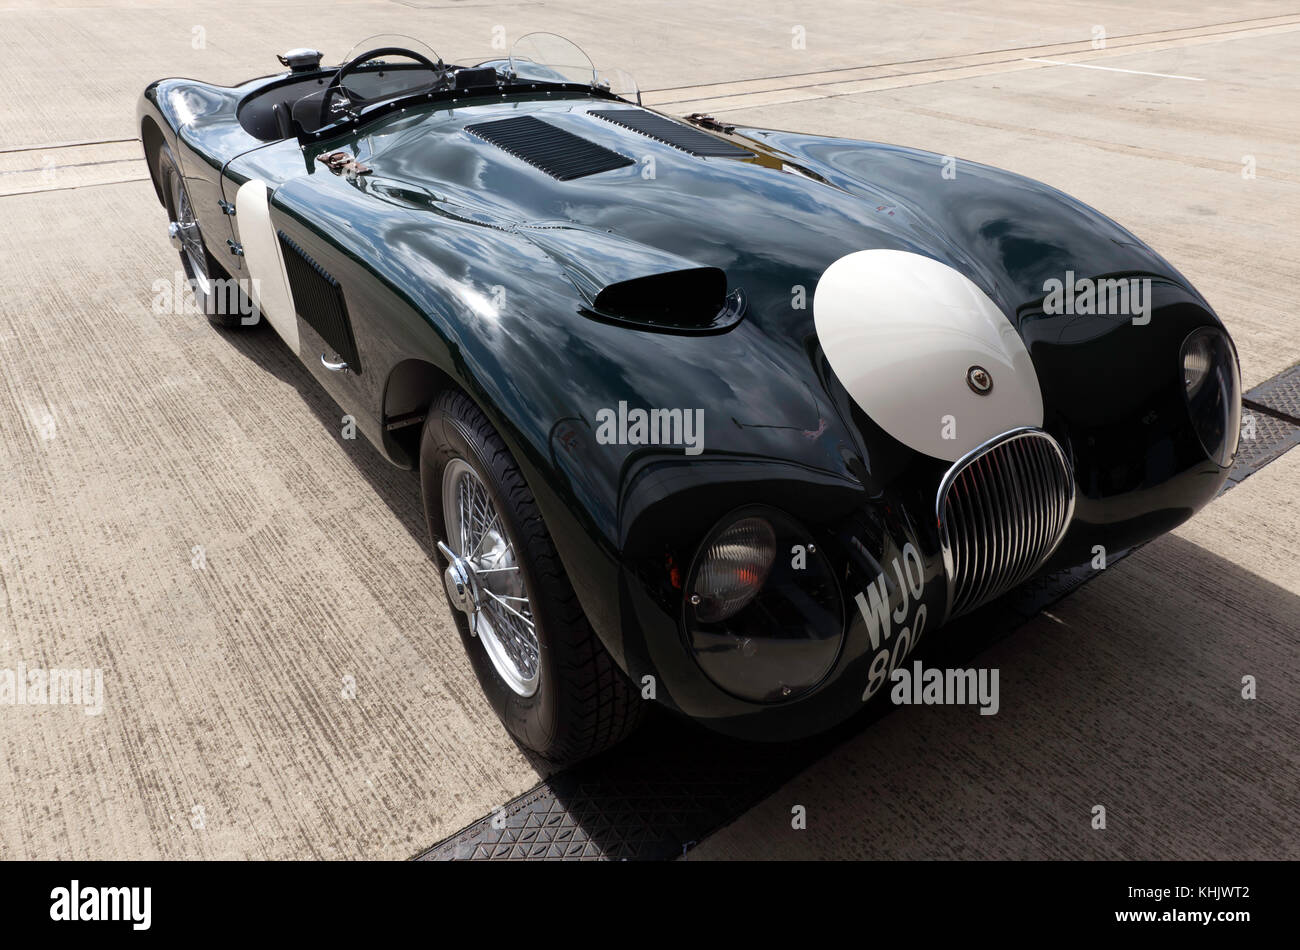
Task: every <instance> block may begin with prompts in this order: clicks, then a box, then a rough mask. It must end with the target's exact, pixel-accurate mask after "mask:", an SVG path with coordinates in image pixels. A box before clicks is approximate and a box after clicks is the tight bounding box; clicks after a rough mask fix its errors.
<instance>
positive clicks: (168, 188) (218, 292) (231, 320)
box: [158, 144, 260, 330]
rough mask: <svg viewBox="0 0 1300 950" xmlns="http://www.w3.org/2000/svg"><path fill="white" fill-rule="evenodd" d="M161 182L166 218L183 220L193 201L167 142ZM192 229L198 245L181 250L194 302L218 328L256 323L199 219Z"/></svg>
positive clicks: (162, 153)
mask: <svg viewBox="0 0 1300 950" xmlns="http://www.w3.org/2000/svg"><path fill="white" fill-rule="evenodd" d="M158 181H159V183H160V184H161V185H162V193H163V205H164V207H166V209H167V218H168V220H169V221H170V222H175V221H178V220H180V217H179V216H180V214H181V210H182V201H183V202H184V203H186V204H188V206H189V207H190V208H191V209H193V207H194V203H193V202H192V201H191V200H190V197H189V190H188V189H187V188H186V187H185V178H184V176H183V175H181V172H180V168H179V166H178V165H177V164H176V156H175V155H173V154H172V150H171V148H170V147H169V146H167V145H165V144H164V145H163V146H162V147H161V148H159V150H158ZM193 229H194V236H195V239H196V243H195V246H193V247H192V248H191V250H190V251H189V252H187V251H186V250H184V249H182V250H181V251H180V258H181V267H182V268H183V269H184V271H185V278H186V280H188V281H189V285H190V289H191V290H192V291H193V292H194V302H195V303H196V304H198V307H199V309H200V310H201V311H202V312H203V315H204V316H206V317H207V318H208V322H209V323H211V324H212V325H213V326H215V327H219V328H221V329H223V330H238V329H242V328H244V327H249V326H255V325H256V324H257V322H258V319H251V320H250V319H248V317H246V316H245V314H251V313H252V312H253V310H252V308H251V307H250V306H249V304H248V301H247V299H246V298H245V297H244V295H243V292H242V291H241V290H240V289H239V286H238V284H236V283H235V281H233V280H231V279H230V274H229V273H228V272H227V271H226V269H225V268H224V267H222V266H221V263H220V262H219V261H218V260H217V259H216V258H215V257H213V256H212V254H211V253H210V252H209V251H208V246H207V242H206V241H204V240H203V235H202V232H201V231H200V230H199V225H198V221H197V220H196V221H194V224H193ZM196 258H197V259H198V266H199V267H202V268H203V273H202V274H200V273H198V271H197V268H196V264H195V259H196ZM204 284H206V285H207V288H208V289H207V290H206V291H204V289H203V287H204ZM259 319H260V318H259Z"/></svg>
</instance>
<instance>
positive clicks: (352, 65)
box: [316, 46, 442, 128]
mask: <svg viewBox="0 0 1300 950" xmlns="http://www.w3.org/2000/svg"><path fill="white" fill-rule="evenodd" d="M376 56H405V57H407V58H408V59H413V60H415V61H416V62H418V63H423V64H424V65H425V66H428V67H429V69H431V70H433V72H435V73H436V72H438V71H439V69H440V68H441V67H442V64H441V63H434V62H432V61H430V59H429V58H428V57H427V56H423V55H421V54H420V53H417V52H416V51H415V50H413V49H405V48H403V47H401V46H381V47H379V48H378V49H372V50H370V51H368V52H365V53H362V54H361V55H360V56H357V57H356V58H354V59H353V60H352V61H351V62H349V63H344V64H343V65H342V66H340V67H339V69H338V72H336V73H335V74H334V78H333V79H331V80H330V81H329V85H328V86H326V87H325V92H324V94H323V95H322V96H321V100H320V115H319V116H317V117H316V122H317V125H316V127H317V128H323V127H324V126H325V125H327V124H328V117H327V115H326V113H328V112H329V104H330V100H331V99H333V98H334V95H335V93H336V92H337V91H338V90H339V88H340V87H341V86H342V84H343V77H344V76H346V75H348V74H349V73H351V72H352V71H353V70H354V69H356V68H357V67H358V66H360V65H361V64H362V63H367V62H369V61H370V60H372V59H374V58H375V57H376Z"/></svg>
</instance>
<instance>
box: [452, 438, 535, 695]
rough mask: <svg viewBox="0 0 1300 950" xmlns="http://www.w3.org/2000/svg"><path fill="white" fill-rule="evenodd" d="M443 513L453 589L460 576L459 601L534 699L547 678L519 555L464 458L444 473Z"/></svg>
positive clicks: (491, 653)
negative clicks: (539, 685) (544, 675)
mask: <svg viewBox="0 0 1300 950" xmlns="http://www.w3.org/2000/svg"><path fill="white" fill-rule="evenodd" d="M442 509H443V519H444V523H445V525H446V531H447V540H446V545H447V547H448V548H449V549H450V552H451V555H453V556H454V557H453V556H448V559H449V560H450V561H451V562H452V563H451V565H450V566H449V567H448V574H447V582H448V589H449V591H450V590H451V589H452V587H453V580H452V577H453V576H455V577H456V578H458V582H457V583H458V585H459V590H460V591H462V593H460V594H459V595H457V594H453V596H452V599H453V602H454V603H455V604H456V606H457V607H458V608H459V609H460V610H462V611H464V613H465V614H466V616H467V618H468V621H469V626H470V631H471V632H472V633H473V634H474V635H475V636H476V637H478V638H479V640H480V641H481V642H482V644H483V649H484V651H485V652H486V653H487V655H488V658H489V659H490V660H491V661H492V666H493V667H494V668H495V669H496V671H497V673H498V675H500V677H501V679H502V680H504V681H505V683H506V685H508V686H509V687H510V688H511V689H512V690H513V691H514V692H515V693H517V694H518V695H520V696H531V695H533V694H534V693H536V692H537V687H538V683H539V681H540V679H541V662H540V661H541V649H540V646H539V642H538V637H537V626H536V622H535V620H534V617H533V609H532V602H531V600H530V599H529V596H528V590H527V587H526V585H525V582H524V575H523V571H521V570H520V568H519V554H518V552H517V551H516V550H515V547H514V543H513V542H512V541H511V539H510V537H509V535H508V534H507V532H506V529H505V525H504V524H503V522H502V520H501V515H500V513H499V512H498V511H497V509H496V506H495V505H494V504H493V502H492V496H491V495H490V494H489V492H488V489H487V486H486V485H485V484H483V481H482V479H480V478H479V476H478V474H477V473H476V472H475V471H474V469H473V468H472V467H471V466H470V464H469V463H468V462H467V461H465V460H464V459H460V458H457V459H453V460H452V461H451V462H449V463H448V464H447V467H446V470H445V471H444V473H443V479H442ZM444 555H445V556H447V552H446V551H444Z"/></svg>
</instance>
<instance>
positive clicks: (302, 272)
mask: <svg viewBox="0 0 1300 950" xmlns="http://www.w3.org/2000/svg"><path fill="white" fill-rule="evenodd" d="M277 233H278V234H279V237H280V250H281V252H282V254H283V255H284V269H285V271H286V273H287V275H288V277H289V290H290V291H291V292H292V293H293V303H294V307H295V308H296V309H297V311H298V316H300V317H302V318H303V320H304V321H305V322H306V323H307V325H308V326H310V327H311V328H312V329H313V330H315V331H316V332H317V333H319V334H320V335H321V339H322V340H324V341H325V343H326V344H327V345H328V346H329V347H330V348H332V349H333V350H334V352H335V353H337V354H338V355H339V356H340V357H341V358H342V359H343V360H344V362H346V363H347V364H348V369H350V370H351V371H352V372H354V373H356V374H357V375H358V376H359V375H361V360H360V358H359V357H358V356H357V344H356V341H355V340H354V339H353V337H352V321H350V320H349V319H348V305H347V301H345V300H344V299H343V288H342V287H340V286H339V282H338V281H337V280H335V279H334V278H333V277H331V276H330V275H329V274H328V273H326V271H325V269H324V268H323V267H321V266H320V265H319V264H317V263H316V262H315V261H314V260H312V258H311V255H309V254H308V253H307V252H306V251H304V250H303V249H302V248H301V247H299V246H298V244H297V242H295V241H294V239H293V238H291V237H289V235H287V234H285V233H284V232H283V231H279V232H277Z"/></svg>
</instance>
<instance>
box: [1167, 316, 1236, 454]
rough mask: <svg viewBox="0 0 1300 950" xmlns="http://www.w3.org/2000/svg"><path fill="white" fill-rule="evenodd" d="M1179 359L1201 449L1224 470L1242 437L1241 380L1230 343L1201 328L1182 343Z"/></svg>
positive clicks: (1221, 335) (1214, 330)
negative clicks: (1239, 438)
mask: <svg viewBox="0 0 1300 950" xmlns="http://www.w3.org/2000/svg"><path fill="white" fill-rule="evenodd" d="M1179 358H1180V361H1181V363H1182V370H1183V395H1184V396H1185V397H1186V398H1187V411H1188V413H1189V414H1190V415H1191V417H1192V425H1193V426H1194V427H1195V429H1196V435H1197V437H1198V438H1199V439H1200V440H1201V447H1202V448H1203V449H1204V450H1205V454H1206V455H1208V456H1209V457H1210V458H1211V459H1213V460H1214V462H1215V464H1217V465H1219V466H1221V467H1223V468H1227V467H1228V466H1229V465H1231V464H1232V459H1233V456H1235V455H1236V454H1237V438H1238V436H1239V435H1240V433H1241V377H1240V373H1239V371H1238V369H1237V354H1236V351H1234V350H1233V348H1232V341H1231V340H1229V339H1228V335H1227V334H1226V333H1224V332H1223V331H1222V330H1220V329H1219V328H1218V327H1200V328H1198V329H1196V330H1193V331H1192V332H1191V333H1189V334H1188V335H1187V339H1185V340H1183V346H1182V352H1181V353H1180V354H1179Z"/></svg>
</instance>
